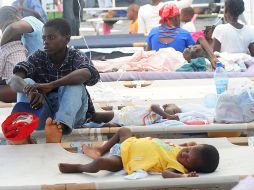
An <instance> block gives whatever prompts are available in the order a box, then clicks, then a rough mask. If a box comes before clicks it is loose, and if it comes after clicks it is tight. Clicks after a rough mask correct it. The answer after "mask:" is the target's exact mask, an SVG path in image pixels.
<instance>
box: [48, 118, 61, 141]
mask: <svg viewBox="0 0 254 190" xmlns="http://www.w3.org/2000/svg"><path fill="white" fill-rule="evenodd" d="M62 133H63V131H62V126H61V124H60V123H59V122H56V121H53V120H52V118H51V117H48V119H47V120H46V126H45V136H46V143H61V140H62V135H63V134H62Z"/></svg>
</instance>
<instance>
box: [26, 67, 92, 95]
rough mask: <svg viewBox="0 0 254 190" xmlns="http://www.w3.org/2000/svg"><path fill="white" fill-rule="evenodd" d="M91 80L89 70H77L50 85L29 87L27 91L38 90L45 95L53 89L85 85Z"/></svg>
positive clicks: (43, 84)
mask: <svg viewBox="0 0 254 190" xmlns="http://www.w3.org/2000/svg"><path fill="white" fill-rule="evenodd" d="M90 78H91V73H90V71H89V70H88V69H87V68H84V69H77V70H75V71H72V72H71V73H70V74H68V75H66V76H64V77H62V78H60V79H58V80H55V81H52V82H50V83H42V84H33V85H28V86H27V87H26V89H25V90H26V91H27V92H28V93H29V92H30V91H34V90H35V89H38V90H41V91H42V92H44V93H49V92H51V91H52V90H53V89H55V88H58V87H60V86H66V85H77V84H83V83H85V82H86V81H88V80H90Z"/></svg>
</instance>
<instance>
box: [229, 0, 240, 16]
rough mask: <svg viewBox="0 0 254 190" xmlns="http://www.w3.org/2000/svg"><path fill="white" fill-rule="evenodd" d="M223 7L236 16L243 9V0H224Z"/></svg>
mask: <svg viewBox="0 0 254 190" xmlns="http://www.w3.org/2000/svg"><path fill="white" fill-rule="evenodd" d="M225 8H226V9H227V11H228V12H229V13H230V14H231V15H232V16H234V17H238V16H239V15H241V14H242V13H243V12H244V10H245V8H244V2H243V0H226V1H225Z"/></svg>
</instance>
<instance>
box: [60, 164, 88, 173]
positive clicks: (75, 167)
mask: <svg viewBox="0 0 254 190" xmlns="http://www.w3.org/2000/svg"><path fill="white" fill-rule="evenodd" d="M58 167H59V170H60V172H62V173H82V172H83V171H82V165H80V164H65V163H60V164H58Z"/></svg>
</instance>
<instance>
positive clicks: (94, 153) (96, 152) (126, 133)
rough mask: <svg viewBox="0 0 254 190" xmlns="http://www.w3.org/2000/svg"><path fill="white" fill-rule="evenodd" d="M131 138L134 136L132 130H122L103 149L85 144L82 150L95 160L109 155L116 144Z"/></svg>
mask: <svg viewBox="0 0 254 190" xmlns="http://www.w3.org/2000/svg"><path fill="white" fill-rule="evenodd" d="M131 136H132V133H131V130H130V129H128V128H121V129H119V130H118V131H117V132H116V133H115V134H114V135H113V137H112V138H111V139H109V140H108V141H107V142H106V143H105V144H103V145H102V146H101V147H99V148H90V147H89V146H87V145H85V144H84V145H83V146H82V150H83V152H84V154H86V155H87V156H89V157H91V158H94V159H95V158H98V157H100V156H102V155H104V154H105V153H107V152H108V151H109V150H110V148H112V147H113V146H114V145H115V144H116V143H122V142H123V141H125V140H126V139H128V138H130V137H131Z"/></svg>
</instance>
